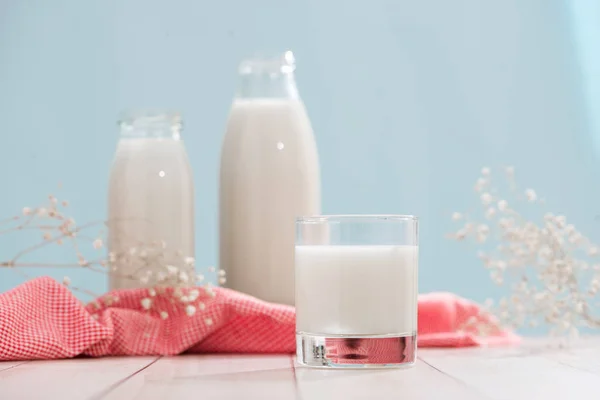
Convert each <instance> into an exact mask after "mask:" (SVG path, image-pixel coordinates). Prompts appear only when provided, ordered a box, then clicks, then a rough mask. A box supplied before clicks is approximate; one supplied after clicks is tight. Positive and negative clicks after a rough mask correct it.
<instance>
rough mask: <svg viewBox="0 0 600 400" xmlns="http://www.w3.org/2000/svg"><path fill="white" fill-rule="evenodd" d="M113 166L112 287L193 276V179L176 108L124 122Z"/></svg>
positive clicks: (188, 280) (180, 281) (179, 282)
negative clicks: (172, 111)
mask: <svg viewBox="0 0 600 400" xmlns="http://www.w3.org/2000/svg"><path fill="white" fill-rule="evenodd" d="M120 128H121V137H120V139H119V142H118V145H117V150H116V154H115V156H114V160H113V165H112V170H111V173H110V184H109V196H108V222H107V224H108V248H109V261H110V272H109V286H110V289H111V290H112V289H126V288H136V287H150V286H154V285H165V286H187V285H190V284H193V282H194V186H193V181H192V172H191V168H190V164H189V161H188V156H187V153H186V150H185V146H184V143H183V140H182V139H181V129H182V124H181V117H180V115H178V114H176V113H160V112H159V113H151V112H147V113H146V112H144V113H138V114H132V115H129V116H127V117H125V118H123V119H122V120H121V121H120Z"/></svg>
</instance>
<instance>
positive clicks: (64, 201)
mask: <svg viewBox="0 0 600 400" xmlns="http://www.w3.org/2000/svg"><path fill="white" fill-rule="evenodd" d="M61 204H62V206H63V207H68V206H69V202H68V201H67V200H63V201H62V203H61Z"/></svg>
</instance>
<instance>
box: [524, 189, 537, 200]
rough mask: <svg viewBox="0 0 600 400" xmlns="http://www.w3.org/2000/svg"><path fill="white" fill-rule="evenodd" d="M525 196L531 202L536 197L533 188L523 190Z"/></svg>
mask: <svg viewBox="0 0 600 400" xmlns="http://www.w3.org/2000/svg"><path fill="white" fill-rule="evenodd" d="M525 197H526V198H527V201H529V202H531V203H533V202H534V201H535V200H536V199H537V194H536V193H535V190H533V189H527V190H526V191H525Z"/></svg>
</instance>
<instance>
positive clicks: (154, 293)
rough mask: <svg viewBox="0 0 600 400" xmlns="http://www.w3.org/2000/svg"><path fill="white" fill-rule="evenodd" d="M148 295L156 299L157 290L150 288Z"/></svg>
mask: <svg viewBox="0 0 600 400" xmlns="http://www.w3.org/2000/svg"><path fill="white" fill-rule="evenodd" d="M148 295H149V296H150V297H154V296H156V290H155V289H154V288H150V289H148Z"/></svg>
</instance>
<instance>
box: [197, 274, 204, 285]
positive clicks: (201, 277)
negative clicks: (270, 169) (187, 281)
mask: <svg viewBox="0 0 600 400" xmlns="http://www.w3.org/2000/svg"><path fill="white" fill-rule="evenodd" d="M202 281H204V275H202V274H198V275H196V282H198V283H200V282H202Z"/></svg>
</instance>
